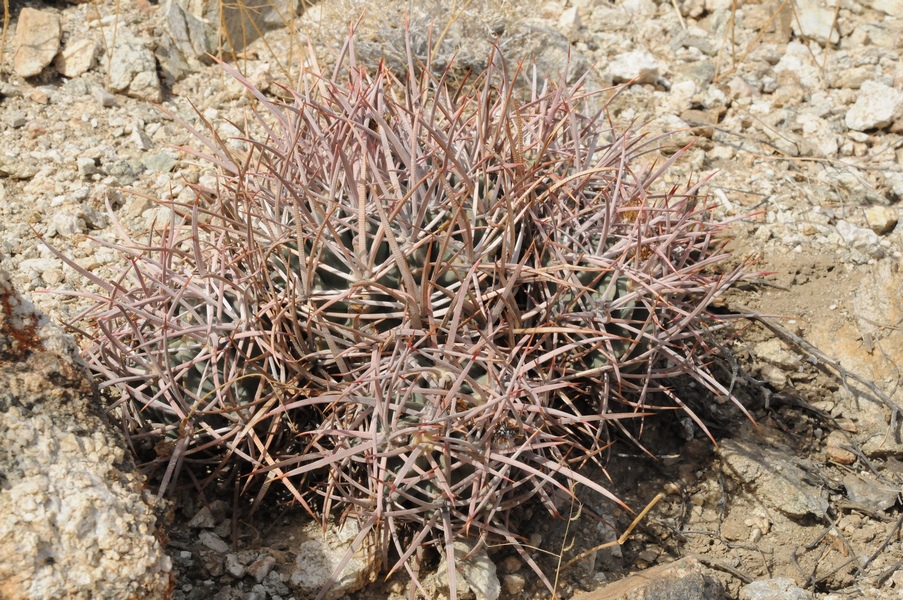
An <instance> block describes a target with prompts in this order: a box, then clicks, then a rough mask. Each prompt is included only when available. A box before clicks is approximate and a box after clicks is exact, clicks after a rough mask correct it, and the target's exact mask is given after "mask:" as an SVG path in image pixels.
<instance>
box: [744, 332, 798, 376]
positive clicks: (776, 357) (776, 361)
mask: <svg viewBox="0 0 903 600" xmlns="http://www.w3.org/2000/svg"><path fill="white" fill-rule="evenodd" d="M755 354H756V356H757V357H759V358H760V359H762V360H764V361H768V362H770V363H771V364H773V365H776V366H778V367H782V368H784V369H793V370H795V369H797V368H798V367H799V366H800V364H801V361H800V357H799V356H798V355H796V354H794V353H793V352H790V351H789V350H787V349H786V348H785V347H784V345H783V344H782V343H781V340H778V339H770V340H767V341H764V342H759V343H758V344H756V348H755Z"/></svg>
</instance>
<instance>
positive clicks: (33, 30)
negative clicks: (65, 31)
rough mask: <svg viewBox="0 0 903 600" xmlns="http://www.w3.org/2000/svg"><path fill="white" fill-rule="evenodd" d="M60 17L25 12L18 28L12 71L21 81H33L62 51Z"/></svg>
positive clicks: (43, 13)
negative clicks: (27, 79)
mask: <svg viewBox="0 0 903 600" xmlns="http://www.w3.org/2000/svg"><path fill="white" fill-rule="evenodd" d="M60 33H61V29H60V16H59V15H58V14H57V13H55V12H52V11H49V10H37V9H34V8H23V9H22V10H21V12H20V13H19V25H18V26H17V27H16V55H15V57H14V58H13V68H14V69H15V71H16V74H18V75H19V76H20V77H34V76H35V75H37V74H38V73H40V72H41V71H43V70H44V67H46V66H47V65H49V64H50V61H52V60H53V57H54V56H56V53H57V52H58V51H59V49H60Z"/></svg>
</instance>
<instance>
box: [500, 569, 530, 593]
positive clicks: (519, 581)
mask: <svg viewBox="0 0 903 600" xmlns="http://www.w3.org/2000/svg"><path fill="white" fill-rule="evenodd" d="M526 585H527V579H526V578H525V577H524V576H523V575H520V574H509V575H505V576H503V577H502V589H504V590H505V593H506V594H509V595H511V596H514V597H518V596H520V594H521V593H522V592H523V591H524V586H526Z"/></svg>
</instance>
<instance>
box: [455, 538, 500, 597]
mask: <svg viewBox="0 0 903 600" xmlns="http://www.w3.org/2000/svg"><path fill="white" fill-rule="evenodd" d="M468 554H470V556H468V557H467V560H460V559H461V558H463V557H464V556H466V555H468ZM455 555H456V556H458V557H459V560H458V561H457V565H456V566H457V568H458V571H459V573H460V574H461V576H462V577H463V578H464V580H465V581H466V582H467V585H468V586H469V587H470V590H471V591H472V592H473V593H474V595H475V596H476V597H477V600H497V599H498V597H499V594H500V593H501V591H502V586H501V583H499V578H498V575H497V574H496V570H495V563H493V562H492V561H491V560H490V559H489V555H488V554H487V553H486V548H485V547H484V548H480V549H479V550H478V551H476V552H473V553H471V548H470V546H469V545H468V544H467V543H466V542H455Z"/></svg>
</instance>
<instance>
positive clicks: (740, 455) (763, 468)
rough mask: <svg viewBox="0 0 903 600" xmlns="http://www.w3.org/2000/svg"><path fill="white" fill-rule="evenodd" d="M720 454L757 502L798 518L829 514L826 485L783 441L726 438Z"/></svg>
mask: <svg viewBox="0 0 903 600" xmlns="http://www.w3.org/2000/svg"><path fill="white" fill-rule="evenodd" d="M762 429H764V428H762ZM718 455H719V456H720V458H721V464H722V465H723V469H724V472H725V473H727V474H728V475H730V476H731V477H732V478H733V479H735V480H736V481H737V482H738V483H739V484H740V485H742V486H743V488H744V489H746V490H747V492H748V493H749V494H750V495H751V496H752V497H753V498H754V499H755V500H756V501H758V502H761V503H762V504H764V505H766V506H768V507H770V508H772V509H774V510H777V511H779V512H782V513H784V514H785V515H787V516H790V517H795V518H801V517H805V516H806V515H810V514H811V515H815V516H816V517H823V516H825V514H826V513H827V511H828V501H827V500H826V499H825V492H824V491H823V487H824V484H823V483H822V482H816V481H813V480H812V479H811V478H810V476H809V474H808V473H809V472H810V471H813V470H814V469H813V468H812V466H811V465H809V464H807V463H806V461H804V460H802V459H798V458H796V457H795V456H794V453H793V452H792V451H791V450H790V449H789V448H787V447H786V446H784V445H782V444H780V443H779V442H777V441H774V440H766V439H761V438H759V437H753V436H752V435H747V436H745V437H744V438H742V439H728V440H723V441H722V442H721V443H720V445H719V447H718Z"/></svg>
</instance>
